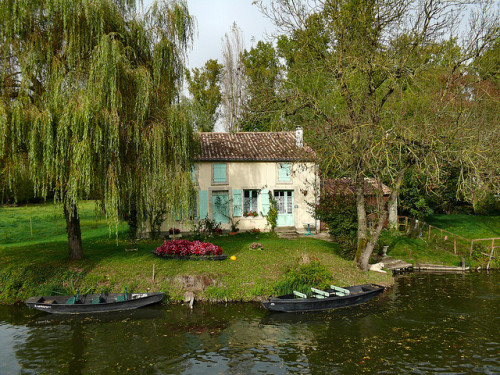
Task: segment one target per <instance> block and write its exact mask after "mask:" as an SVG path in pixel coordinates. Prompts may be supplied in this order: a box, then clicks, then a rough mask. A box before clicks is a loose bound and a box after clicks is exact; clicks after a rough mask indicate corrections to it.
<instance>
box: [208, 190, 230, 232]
mask: <svg viewBox="0 0 500 375" xmlns="http://www.w3.org/2000/svg"><path fill="white" fill-rule="evenodd" d="M212 212H213V217H214V220H215V222H217V223H221V224H227V223H229V192H228V191H214V192H213V193H212Z"/></svg>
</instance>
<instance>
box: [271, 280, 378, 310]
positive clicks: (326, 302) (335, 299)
mask: <svg viewBox="0 0 500 375" xmlns="http://www.w3.org/2000/svg"><path fill="white" fill-rule="evenodd" d="M345 289H347V290H349V291H350V292H351V294H349V295H347V296H332V297H327V298H314V297H312V298H294V296H293V294H291V295H285V296H280V297H276V298H271V299H269V301H266V302H262V306H263V307H264V308H265V309H267V310H269V311H276V312H307V311H323V310H331V309H338V308H341V307H348V306H355V305H360V304H362V303H366V302H368V301H369V300H371V299H372V298H374V297H376V296H377V295H379V294H380V293H382V292H383V291H384V290H385V287H383V286H381V285H376V284H365V285H356V286H351V287H345ZM327 291H329V292H333V290H327Z"/></svg>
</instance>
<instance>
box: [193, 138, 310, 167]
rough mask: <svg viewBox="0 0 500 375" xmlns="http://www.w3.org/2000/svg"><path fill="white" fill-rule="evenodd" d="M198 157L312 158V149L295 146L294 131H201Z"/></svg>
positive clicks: (263, 159)
mask: <svg viewBox="0 0 500 375" xmlns="http://www.w3.org/2000/svg"><path fill="white" fill-rule="evenodd" d="M200 144H201V152H200V154H199V155H198V158H197V160H198V161H313V160H314V158H315V154H314V151H313V150H312V149H311V148H310V147H309V146H307V145H306V144H305V143H304V147H298V146H297V144H296V140H295V132H241V133H200Z"/></svg>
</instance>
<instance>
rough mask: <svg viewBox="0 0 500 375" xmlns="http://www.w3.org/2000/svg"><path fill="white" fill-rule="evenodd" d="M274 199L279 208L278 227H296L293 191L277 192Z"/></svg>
mask: <svg viewBox="0 0 500 375" xmlns="http://www.w3.org/2000/svg"><path fill="white" fill-rule="evenodd" d="M274 199H275V200H276V206H277V208H278V220H277V226H278V227H293V226H295V220H294V211H293V190H275V191H274Z"/></svg>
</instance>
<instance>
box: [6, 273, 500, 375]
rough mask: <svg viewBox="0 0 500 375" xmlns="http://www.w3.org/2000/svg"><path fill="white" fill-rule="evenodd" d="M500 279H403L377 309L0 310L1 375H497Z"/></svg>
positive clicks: (499, 365) (419, 276)
mask: <svg viewBox="0 0 500 375" xmlns="http://www.w3.org/2000/svg"><path fill="white" fill-rule="evenodd" d="M499 276H500V274H498V273H494V274H490V275H486V274H471V275H465V276H464V275H446V276H441V275H425V274H414V275H411V276H405V277H401V278H399V279H397V281H396V283H395V285H394V287H393V288H392V289H390V290H389V291H387V292H386V293H384V294H383V295H381V296H380V297H378V298H376V299H375V300H372V301H371V302H370V303H369V304H366V305H362V306H356V307H350V308H345V309H341V310H334V311H329V312H317V313H304V314H270V313H268V312H266V311H264V310H263V309H262V308H260V306H259V305H257V304H229V305H227V306H219V305H197V306H196V308H195V309H194V310H193V311H190V310H189V309H186V308H185V307H183V306H173V307H172V306H169V307H151V308H145V309H140V310H136V311H132V312H123V313H115V314H104V315H95V316H69V317H68V316H58V315H49V314H44V313H38V312H34V311H29V310H28V309H26V308H24V307H0V361H1V362H2V364H5V365H3V366H2V370H1V371H0V372H1V373H2V374H4V373H6V374H16V373H26V374H29V373H33V374H43V373H48V374H49V373H50V374H57V373H70V374H89V373H110V374H111V373H126V372H130V373H144V374H158V373H160V374H162V373H165V374H204V375H206V374H213V373H224V374H251V373H272V374H290V373H291V374H303V373H310V374H323V373H337V372H338V373H354V372H356V373H357V372H363V371H370V372H379V373H401V372H413V373H429V372H432V373H439V372H446V373H464V372H466V373H469V372H480V373H488V372H489V373H498V372H500V359H499V358H500V355H499V354H500V337H499V332H500V318H499V315H498V312H497V310H498V306H500V304H499V303H498V302H499V299H500V293H499V292H500V290H499V285H500V277H499Z"/></svg>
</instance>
